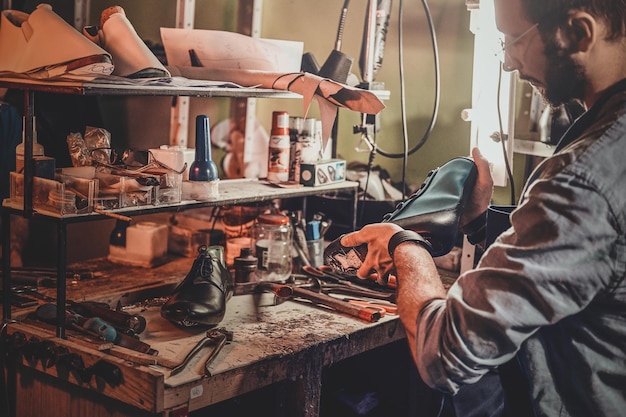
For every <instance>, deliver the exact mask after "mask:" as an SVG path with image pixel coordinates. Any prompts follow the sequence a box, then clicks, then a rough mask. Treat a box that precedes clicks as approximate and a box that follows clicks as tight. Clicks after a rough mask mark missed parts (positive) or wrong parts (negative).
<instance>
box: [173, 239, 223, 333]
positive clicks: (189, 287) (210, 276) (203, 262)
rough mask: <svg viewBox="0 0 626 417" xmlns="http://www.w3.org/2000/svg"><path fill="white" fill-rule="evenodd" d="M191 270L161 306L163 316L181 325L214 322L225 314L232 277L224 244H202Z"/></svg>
mask: <svg viewBox="0 0 626 417" xmlns="http://www.w3.org/2000/svg"><path fill="white" fill-rule="evenodd" d="M198 252H199V254H198V256H197V257H196V259H195V260H194V262H193V265H192V267H191V270H190V271H189V273H188V274H187V276H186V277H185V279H184V280H183V281H181V283H180V284H178V286H176V288H175V289H174V291H173V293H172V295H171V296H170V297H169V299H168V301H167V302H166V303H165V304H163V306H162V307H161V316H162V317H164V318H165V319H167V320H169V321H171V322H172V323H174V324H176V325H177V326H181V327H196V326H215V325H216V324H218V323H219V322H221V321H222V319H223V318H224V314H225V313H226V302H227V301H228V300H229V299H230V298H231V296H232V294H233V280H232V276H231V274H230V271H229V270H228V269H227V268H226V264H225V262H224V248H223V247H222V246H208V247H207V246H201V247H200V248H199V249H198Z"/></svg>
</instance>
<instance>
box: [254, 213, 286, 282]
mask: <svg viewBox="0 0 626 417" xmlns="http://www.w3.org/2000/svg"><path fill="white" fill-rule="evenodd" d="M292 238H293V229H292V227H291V222H290V221H289V217H287V216H284V215H282V214H261V215H259V216H258V218H257V221H256V223H255V225H254V227H253V228H252V246H253V248H252V250H253V253H254V254H255V255H256V257H257V259H258V265H257V270H256V276H257V278H258V280H259V281H285V280H286V279H287V278H289V275H290V273H291V249H292Z"/></svg>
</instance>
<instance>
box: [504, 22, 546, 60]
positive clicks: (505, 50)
mask: <svg viewBox="0 0 626 417" xmlns="http://www.w3.org/2000/svg"><path fill="white" fill-rule="evenodd" d="M537 27H539V23H535V24H534V25H532V26H531V27H529V28H528V29H526V30H525V31H524V32H522V34H521V35H519V36H518V37H516V38H515V39H513V40H511V41H509V42H505V41H503V40H502V41H500V45H501V46H502V47H501V48H500V50H499V51H498V52H497V53H496V56H498V57H499V58H500V60H501V61H502V62H504V56H505V54H506V53H507V51H508V50H509V49H510V48H511V47H512V46H514V45H516V44H518V43H519V42H520V41H521V40H522V39H524V38H525V37H526V36H527V35H528V34H529V33H530V32H532V31H533V29H536V28H537Z"/></svg>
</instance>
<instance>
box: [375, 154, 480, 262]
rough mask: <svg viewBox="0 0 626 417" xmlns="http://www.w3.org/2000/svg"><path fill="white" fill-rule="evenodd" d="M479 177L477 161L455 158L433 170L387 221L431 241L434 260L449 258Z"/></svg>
mask: <svg viewBox="0 0 626 417" xmlns="http://www.w3.org/2000/svg"><path fill="white" fill-rule="evenodd" d="M477 176H478V169H477V168H476V164H475V163H474V161H472V160H471V159H470V158H465V157H459V158H454V159H452V160H450V161H448V162H446V163H445V164H444V165H442V166H441V167H439V168H436V169H434V170H432V171H431V172H430V173H429V174H428V176H427V177H426V179H425V180H424V182H423V183H422V185H421V186H420V188H419V189H418V190H417V191H416V192H415V193H414V194H413V195H411V196H410V197H409V198H408V199H406V200H405V201H404V202H402V203H400V204H398V206H397V207H396V210H395V211H393V212H392V213H388V214H385V216H384V217H383V222H390V223H394V224H397V225H398V226H400V227H402V228H403V229H408V230H413V231H414V232H417V233H419V234H420V235H421V236H422V237H424V238H425V239H426V240H427V241H428V242H430V244H431V246H432V251H431V253H432V255H433V257H437V256H442V255H445V254H447V253H448V252H450V250H452V248H453V247H454V245H455V243H456V241H457V237H458V235H459V228H460V224H459V222H460V220H461V216H462V214H463V211H464V210H465V207H466V206H467V204H468V202H469V199H470V197H471V195H472V190H473V189H474V185H475V184H476V177H477Z"/></svg>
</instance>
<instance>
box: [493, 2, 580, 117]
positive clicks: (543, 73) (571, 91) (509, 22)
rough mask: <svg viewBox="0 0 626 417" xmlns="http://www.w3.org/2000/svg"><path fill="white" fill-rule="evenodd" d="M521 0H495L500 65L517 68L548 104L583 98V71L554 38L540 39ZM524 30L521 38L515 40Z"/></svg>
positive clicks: (521, 76)
mask: <svg viewBox="0 0 626 417" xmlns="http://www.w3.org/2000/svg"><path fill="white" fill-rule="evenodd" d="M522 1H524V0H495V3H494V4H495V12H496V25H497V27H498V29H499V30H500V31H501V32H502V33H503V34H504V35H505V45H506V42H507V41H509V44H508V45H507V46H506V52H505V59H504V68H505V69H506V70H508V71H513V70H517V71H518V72H519V77H520V79H522V80H526V81H528V82H529V83H530V84H532V85H533V86H534V87H535V88H536V89H537V90H538V91H540V92H541V93H542V94H543V96H544V98H545V99H546V100H547V101H548V102H549V103H550V104H552V105H559V104H562V103H565V102H568V101H570V100H571V99H574V98H580V99H581V98H583V88H584V80H585V79H584V71H583V69H582V68H581V67H580V66H579V65H578V64H577V63H576V62H574V61H573V60H572V59H571V56H570V54H569V53H568V52H567V51H566V50H565V49H563V48H562V47H560V46H559V45H558V43H557V41H556V39H551V40H547V41H546V42H545V43H544V40H543V39H542V37H541V36H540V34H539V30H538V29H537V28H535V29H531V30H530V31H529V32H527V31H528V30H529V28H531V27H532V26H533V25H534V24H535V23H536V22H531V21H528V20H527V19H526V18H524V16H525V15H526V14H525V13H524V11H523V9H522ZM525 32H527V33H526V34H525V35H524V36H523V37H522V38H521V39H519V40H517V41H515V42H511V40H515V39H517V38H518V37H520V35H522V34H524V33H525Z"/></svg>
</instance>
